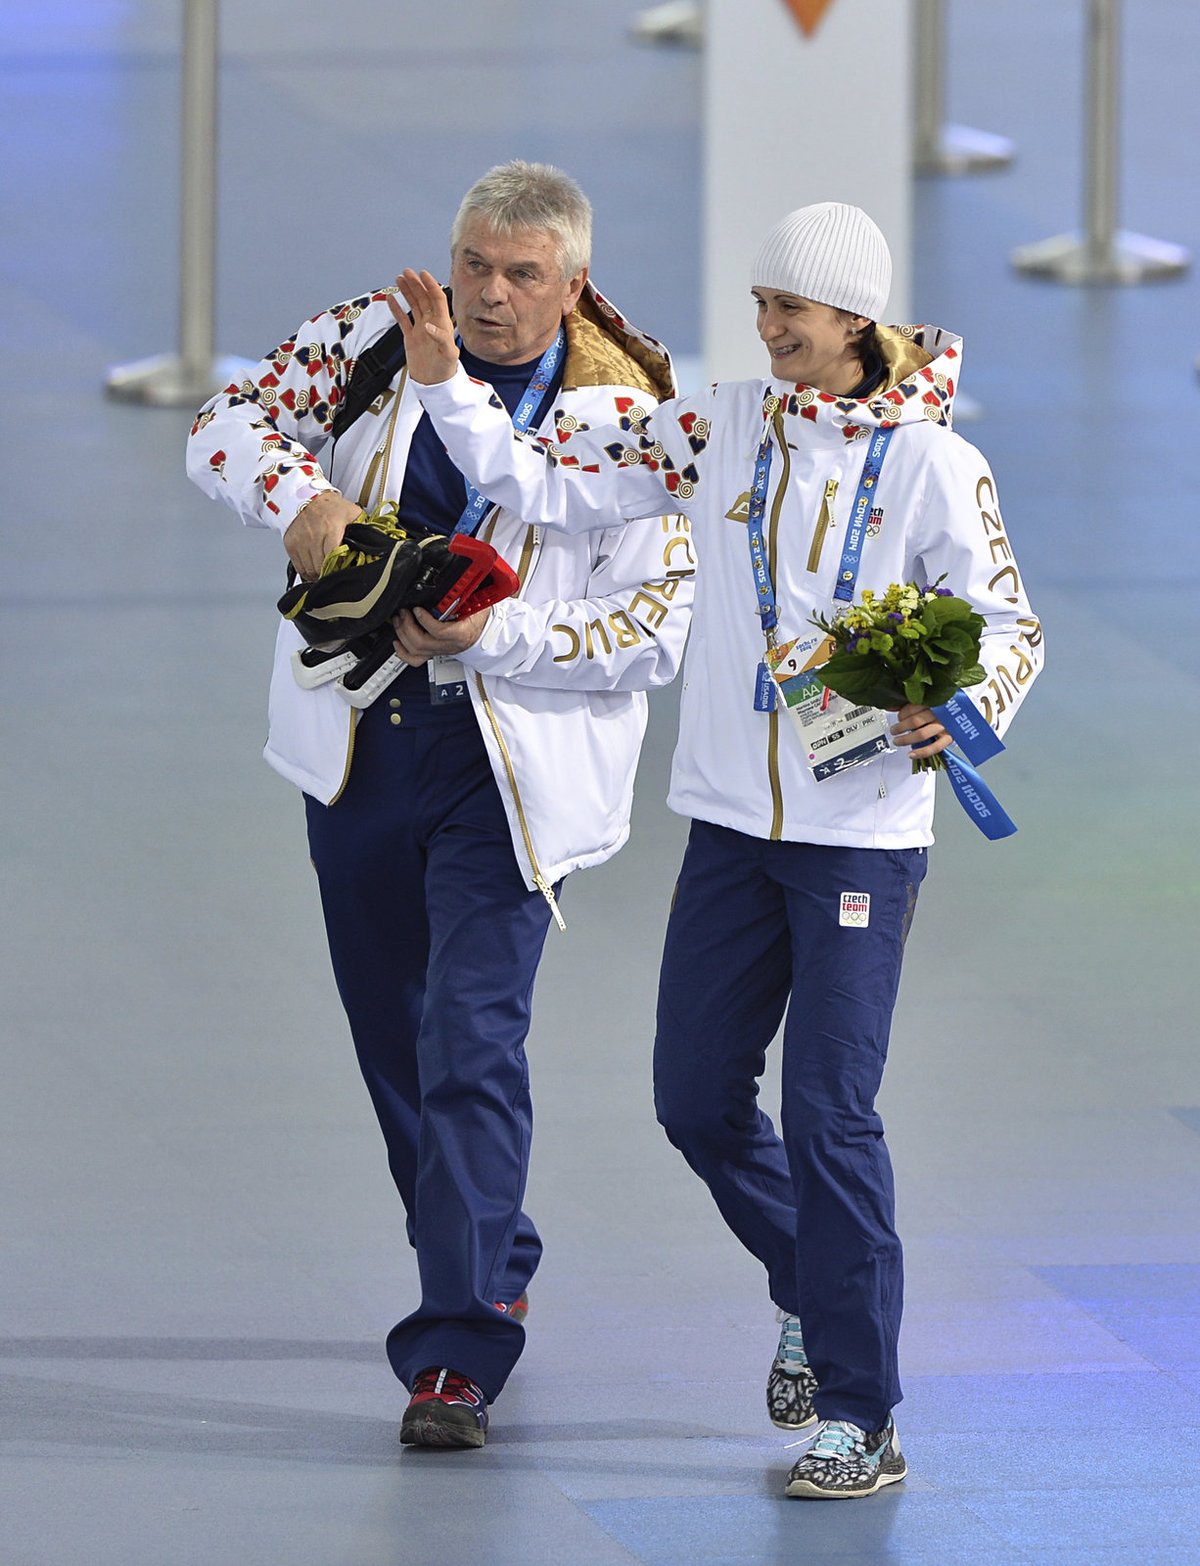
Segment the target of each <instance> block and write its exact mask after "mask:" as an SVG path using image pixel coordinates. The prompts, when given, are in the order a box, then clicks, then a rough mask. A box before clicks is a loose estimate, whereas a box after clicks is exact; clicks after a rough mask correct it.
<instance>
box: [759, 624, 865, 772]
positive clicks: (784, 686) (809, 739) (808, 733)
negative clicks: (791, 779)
mask: <svg viewBox="0 0 1200 1566" xmlns="http://www.w3.org/2000/svg"><path fill="white" fill-rule="evenodd" d="M824 640H825V639H824V638H819V637H818V638H808V639H804V640H801V641H796V642H788V643H786V644H785V645H784V646H782V647H772V648H769V649H768V651H767V664H768V667H769V669H770V671H771V678H772V680H773V681H774V682H775V688H776V692H777V694H778V700H779V704H780V705H781V706H782V707H783V708H784V709H785V710H786V711H787V713H788V714H789V715H790V717H791V719H792V721H793V723H795V725H796V730H797V733H798V734H799V735H800V741H801V743H802V744H803V746H804V754H805V757H806V758H807V761H808V766H809V770H810V771H811V772H812V775H813V777H814V778H815V779H816V780H817V782H818V783H824V782H825V781H826V779H828V778H832V777H836V776H837V775H838V773H839V772H845V771H847V770H848V769H849V768H850V767H861V766H862V765H863V764H864V763H866V762H868V761H874V760H875V757H876V756H882V755H885V754H886V753H887V752H888V751H890V750H891V749H892V745H891V742H890V740H889V739H888V717H887V714H886V713H883V712H880V711H879V709H878V708H877V707H856V706H854V704H853V703H852V702H848V701H847V700H846V699H845V697H843V696H838V695H837V694H836V693H835V692H833V691H831V690H828V689H826V687H825V686H824V685H823V684H822V683H821V672H820V668H819V667H817V668H812V667H810V665H812V664H813V663H817V664H818V665H819V664H820V663H823V662H824V661H825V658H826V656H827V652H826V648H825V646H824V645H823V643H824Z"/></svg>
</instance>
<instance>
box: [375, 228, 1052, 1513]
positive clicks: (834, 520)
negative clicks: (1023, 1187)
mask: <svg viewBox="0 0 1200 1566" xmlns="http://www.w3.org/2000/svg"><path fill="white" fill-rule="evenodd" d="M397 281H398V283H399V286H400V290H401V292H402V293H403V295H404V297H405V299H406V300H407V301H408V303H409V305H410V306H411V308H412V311H413V323H412V325H411V326H409V325H408V323H407V318H406V317H405V316H404V312H403V310H401V309H400V307H399V305H398V304H397V303H396V302H395V301H392V308H393V313H394V314H395V315H396V317H397V319H398V320H400V319H403V321H404V324H405V326H406V334H407V342H408V362H409V368H410V374H411V375H412V377H413V379H414V380H415V381H417V382H422V383H424V385H423V386H422V388H421V393H420V394H421V398H422V401H423V403H424V405H425V407H426V409H427V411H428V412H429V414H430V415H431V417H432V419H433V421H434V423H435V425H436V427H437V429H438V431H439V433H440V434H441V436H442V439H443V440H444V441H445V443H446V445H447V447H448V449H449V451H450V453H451V456H452V457H453V459H454V461H455V462H456V463H457V464H458V465H459V466H460V467H461V468H462V470H463V472H464V473H466V474H467V475H468V477H469V478H470V479H471V480H472V482H474V483H475V484H476V485H477V486H478V488H479V489H480V490H481V491H482V493H484V494H486V495H487V496H489V498H491V499H493V500H495V501H499V502H502V503H503V504H505V505H507V506H509V507H511V508H512V509H513V510H514V511H515V512H516V513H517V514H518V515H520V516H522V517H523V518H525V519H526V520H527V521H530V522H542V523H544V524H546V525H547V526H557V527H564V528H566V529H567V530H569V531H582V530H587V529H588V528H590V527H593V526H598V525H599V521H598V519H599V518H600V517H601V516H603V517H605V518H608V517H610V516H611V514H612V511H613V509H614V505H615V507H616V509H619V511H620V512H621V513H622V514H624V515H625V516H653V515H655V514H658V513H661V512H663V511H664V510H671V511H683V512H684V513H685V514H686V515H687V516H688V517H689V518H690V520H691V524H692V527H693V529H694V532H695V534H696V539H697V543H698V550H699V557H700V562H701V569H700V574H699V579H698V582H697V590H696V600H695V607H694V612H693V620H692V630H691V640H690V643H689V646H688V652H687V664H686V674H685V684H684V692H683V698H682V703H681V717H680V733H679V742H678V747H677V749H676V753H675V760H674V767H673V773H672V782H671V790H670V795H669V803H670V805H671V806H672V808H673V809H675V810H678V811H680V812H681V813H683V814H686V815H688V816H690V817H691V818H692V823H693V824H692V828H691V834H690V837H689V841H688V848H687V853H686V855H685V858H684V863H683V868H682V871H681V873H680V879H679V885H678V891H677V896H676V900H675V904H674V907H673V910H672V913H671V917H670V922H669V925H668V929H667V936H666V946H665V951H664V955H663V965H662V974H661V979H660V990H659V1003H658V1030H657V1036H656V1042H655V1056H654V1066H655V1098H656V1105H657V1109H658V1115H659V1119H660V1121H661V1122H662V1124H663V1126H664V1128H665V1129H666V1132H667V1135H668V1136H669V1137H670V1139H671V1141H672V1142H673V1143H674V1144H675V1145H676V1146H677V1147H678V1148H679V1149H680V1150H681V1151H682V1152H683V1154H684V1156H685V1157H686V1158H687V1160H688V1162H689V1163H690V1164H691V1166H692V1168H693V1169H695V1170H696V1172H697V1173H698V1174H699V1175H700V1176H701V1178H703V1179H704V1180H705V1181H706V1183H707V1184H708V1186H709V1189H710V1190H711V1191H712V1194H713V1196H714V1198H715V1200H716V1202H717V1205H718V1207H719V1208H720V1210H721V1213H722V1215H723V1216H724V1218H725V1220H726V1222H727V1223H728V1224H729V1227H730V1228H731V1229H732V1230H733V1232H734V1233H735V1234H736V1235H737V1237H738V1238H739V1239H740V1240H741V1241H742V1243H743V1244H744V1245H745V1246H747V1248H748V1249H749V1250H751V1251H752V1252H753V1253H754V1255H755V1256H757V1257H758V1258H759V1260H760V1261H761V1262H762V1263H763V1265H764V1267H765V1268H766V1271H767V1277H768V1282H769V1287H770V1292H771V1297H772V1299H773V1300H774V1302H775V1305H776V1307H777V1309H778V1312H779V1315H780V1318H781V1320H782V1330H781V1333H780V1341H779V1348H778V1351H777V1353H776V1356H775V1360H774V1363H773V1364H772V1366H771V1371H770V1375H769V1379H768V1389H767V1396H768V1409H769V1412H770V1415H771V1418H772V1420H773V1421H774V1422H775V1423H776V1424H777V1425H780V1426H782V1427H783V1428H786V1429H802V1428H805V1427H806V1426H808V1425H810V1424H812V1423H813V1422H814V1421H819V1422H820V1423H819V1425H818V1428H817V1431H816V1435H815V1439H814V1440H813V1442H812V1444H811V1445H810V1446H809V1448H808V1449H807V1450H806V1451H805V1452H804V1453H803V1454H802V1455H801V1456H800V1458H799V1460H798V1461H797V1462H796V1464H795V1466H794V1467H793V1469H792V1471H791V1473H790V1475H789V1478H788V1483H787V1494H789V1495H794V1496H808V1497H816V1498H827V1497H848V1496H863V1495H870V1494H873V1493H874V1492H875V1491H876V1490H878V1489H879V1488H880V1487H881V1486H882V1485H886V1484H892V1483H895V1482H896V1481H898V1480H900V1479H903V1478H904V1475H905V1472H906V1466H905V1462H904V1458H903V1456H902V1455H901V1451H900V1444H899V1441H898V1439H897V1436H896V1429H895V1423H894V1421H893V1418H892V1410H893V1408H894V1407H895V1405H896V1404H897V1403H898V1402H899V1401H900V1398H901V1390H900V1381H899V1375H898V1369H897V1357H896V1344H897V1338H898V1334H899V1329H900V1314H901V1303H902V1291H903V1282H902V1259H901V1248H900V1242H899V1239H898V1238H897V1235H896V1231H895V1222H894V1205H895V1204H894V1191H893V1183H892V1172H891V1164H890V1160H889V1158H888V1153H887V1149H886V1147H885V1145H884V1141H883V1127H882V1123H881V1121H880V1119H879V1116H878V1115H877V1114H876V1112H875V1107H874V1105H875V1096H876V1093H877V1091H878V1088H879V1084H880V1080H881V1078H882V1074H883V1067H884V1061H885V1058H886V1054H887V1046H888V1036H889V1029H890V1024H891V1016H892V1011H893V1007H894V1004H895V998H896V992H897V987H898V984H899V977H900V966H901V959H902V955H903V949H904V943H905V939H906V937H907V934H908V930H909V926H910V924H911V921H912V917H913V911H914V908H915V906H916V900H917V893H918V890H919V888H920V885H921V881H922V879H923V877H924V874H925V868H926V851H927V848H928V846H929V845H930V844H931V843H932V841H933V836H932V831H931V825H932V816H933V797H934V780H933V776H932V775H931V774H930V773H929V772H916V771H914V769H913V766H912V764H911V760H910V758H911V757H914V756H933V755H936V754H937V753H938V752H939V751H941V750H943V749H944V748H945V747H946V746H947V745H948V744H949V743H950V737H949V735H948V734H947V733H946V730H945V728H944V727H943V725H942V723H941V722H940V721H939V719H938V717H937V716H936V714H934V713H933V712H932V711H930V710H929V709H928V708H926V707H920V706H914V705H908V706H904V707H901V708H900V709H899V711H898V712H897V713H896V714H895V720H894V721H893V722H892V723H891V724H890V727H886V724H885V720H880V719H877V718H872V719H868V720H859V721H862V722H864V723H865V728H863V729H862V730H861V731H860V732H859V733H858V734H857V735H854V736H852V737H850V736H848V734H847V732H846V730H847V724H846V721H845V719H846V717H847V716H849V717H850V720H851V723H853V722H855V721H856V720H855V719H854V717H853V714H849V715H848V714H847V713H846V711H845V708H844V707H839V706H838V704H836V703H834V704H833V705H832V706H831V707H828V708H827V710H826V711H824V712H823V713H818V714H817V715H816V717H815V719H814V721H813V722H811V723H810V724H809V726H808V727H806V728H801V727H800V726H799V725H798V724H796V723H794V722H793V721H792V715H791V714H790V713H789V712H788V711H787V710H785V709H784V708H782V706H781V705H780V704H779V703H778V702H777V701H776V686H775V683H774V680H773V677H772V667H773V665H774V664H775V663H777V662H778V660H779V658H780V655H781V654H782V653H786V654H788V655H789V657H790V667H791V668H792V669H797V668H799V669H802V670H804V669H810V668H818V667H819V666H820V664H821V663H822V662H823V661H824V659H825V658H826V657H827V656H828V651H829V646H828V643H827V641H826V638H825V636H824V633H822V632H821V631H820V630H818V629H817V628H816V627H814V625H813V623H812V622H813V619H814V617H815V616H817V615H824V616H826V617H828V616H830V615H831V614H834V613H836V612H837V611H838V609H839V608H841V607H844V606H847V605H848V604H849V603H850V602H852V601H853V600H854V599H855V598H856V597H857V596H860V595H861V593H862V591H863V589H865V588H870V589H872V590H874V591H875V592H877V593H882V592H883V590H884V589H885V588H886V587H887V586H888V584H889V583H890V582H909V581H916V582H918V583H920V584H922V585H924V584H926V583H931V582H935V581H938V580H939V579H943V578H944V580H945V582H946V584H947V586H948V587H949V588H950V589H952V590H953V591H954V592H955V593H957V594H959V595H960V596H962V597H964V598H966V599H968V600H969V601H970V602H971V603H972V604H973V606H974V607H975V608H976V609H977V610H978V611H979V612H980V613H981V614H982V615H983V616H984V617H985V621H986V629H985V632H984V635H983V645H982V655H981V662H982V663H983V665H984V667H985V670H986V672H987V678H986V681H985V683H984V684H983V685H981V686H979V687H977V692H979V693H982V694H977V696H976V700H977V703H978V707H979V711H980V714H981V716H982V718H983V719H984V720H985V721H986V723H987V724H989V725H990V726H991V728H992V729H993V730H994V731H995V733H996V734H997V735H999V734H1002V733H1003V732H1004V731H1005V730H1006V729H1007V727H1008V724H1009V722H1010V720H1011V718H1012V715H1013V713H1014V711H1015V710H1016V708H1017V706H1018V705H1019V704H1020V702H1021V700H1022V699H1023V697H1024V694H1025V692H1026V690H1027V689H1028V687H1029V684H1030V683H1031V682H1032V680H1033V678H1034V676H1035V675H1036V673H1037V670H1038V668H1039V667H1040V663H1041V640H1042V638H1041V632H1040V628H1039V627H1038V624H1037V621H1036V620H1035V619H1034V618H1033V617H1032V614H1031V611H1030V609H1029V605H1028V602H1027V599H1026V597H1025V593H1024V589H1023V587H1022V585H1021V580H1020V577H1019V574H1018V572H1017V567H1016V564H1015V562H1014V560H1013V556H1012V550H1011V548H1010V546H1009V543H1008V539H1007V536H1006V534H1005V532H1004V527H1003V523H1002V522H1001V520H1000V513H999V508H998V505H997V501H996V491H995V484H994V481H993V479H992V476H991V473H990V471H989V470H988V467H987V464H986V463H985V462H984V460H983V458H982V457H981V456H980V454H979V453H978V452H977V451H975V450H974V448H973V447H971V446H969V445H968V444H967V443H966V442H965V441H964V440H962V439H961V438H960V437H959V436H957V435H955V434H953V433H952V431H951V428H950V421H951V409H952V405H953V398H954V391H955V385H956V382H957V379H958V370H959V363H960V354H961V341H960V339H959V338H957V337H955V336H953V335H951V334H949V333H946V332H943V331H940V330H938V329H936V328H930V327H921V328H917V327H903V328H891V327H884V326H879V325H877V323H878V321H879V319H880V317H881V315H882V313H883V309H884V305H885V303H886V299H887V293H888V289H889V286H890V282H891V258H890V256H889V254H888V249H887V245H886V243H885V241H884V238H883V236H882V234H881V233H880V231H879V229H878V228H877V227H876V226H875V224H874V223H873V222H872V221H871V219H870V218H869V217H868V216H867V215H866V213H864V212H862V211H860V210H859V209H858V208H856V207H851V206H846V205H844V204H841V203H837V202H823V203H820V204H818V205H815V206H809V207H803V208H801V209H800V210H798V211H796V212H792V213H789V214H788V216H787V217H785V218H784V219H783V220H782V221H781V222H780V223H779V224H778V225H777V226H776V227H775V228H774V229H773V230H772V231H771V233H770V234H768V236H767V238H766V239H765V240H764V242H763V244H762V246H761V247H760V249H759V252H758V255H757V257H756V259H755V263H754V268H753V274H752V282H753V288H752V295H753V298H754V301H755V310H756V314H757V322H758V331H759V336H760V337H761V338H762V340H763V342H764V344H765V345H766V347H767V350H768V353H769V354H770V361H771V363H770V378H769V379H768V380H766V381H743V382H731V383H718V384H717V385H715V386H713V387H710V388H709V389H708V390H707V391H705V392H703V393H700V394H698V395H696V396H690V397H685V398H680V399H676V400H674V401H668V402H664V403H660V404H659V405H658V406H657V407H656V408H654V409H644V408H641V407H639V406H636V405H634V404H631V403H630V401H629V399H622V400H620V401H618V402H617V403H616V405H615V406H614V421H613V424H612V426H611V427H609V428H595V427H593V428H590V429H589V428H587V427H585V426H582V425H578V424H574V423H573V422H572V421H571V420H569V419H564V420H562V421H560V423H559V428H558V435H559V444H557V445H549V444H545V443H543V444H538V443H536V442H531V441H529V440H527V439H525V438H523V437H520V436H514V434H513V430H512V426H511V424H510V423H509V422H508V420H507V417H506V415H505V414H504V411H503V409H502V408H500V407H499V404H498V403H497V402H496V400H495V399H494V398H491V397H490V396H489V391H488V388H487V387H485V386H481V385H480V384H479V383H477V382H472V381H470V380H469V379H468V378H467V377H466V376H465V374H463V373H462V372H461V370H459V371H457V373H456V359H457V351H456V349H455V347H454V340H453V333H452V330H451V328H450V324H449V318H448V316H447V314H446V310H445V303H444V299H443V296H442V294H441V292H440V289H439V288H438V285H437V283H436V281H435V280H434V279H433V278H432V277H431V276H430V275H429V274H428V273H422V274H420V275H418V274H416V273H414V272H411V271H410V272H405V273H404V275H403V276H402V277H401V278H399V279H398V280H397ZM648 612H649V611H648ZM768 654H769V655H770V656H768ZM872 724H874V728H872ZM885 727H886V736H887V737H886V738H883V737H882V736H883V734H884V731H885ZM888 740H890V744H889V743H888ZM785 1012H786V1021H785V1022H784V1029H783V1062H782V1083H783V1097H782V1121H781V1133H782V1135H781V1136H780V1135H777V1134H776V1131H775V1128H774V1126H773V1125H772V1123H771V1121H770V1120H769V1119H768V1117H767V1116H766V1115H764V1114H763V1113H762V1112H761V1110H760V1109H759V1108H758V1106H757V1088H758V1079H759V1077H760V1076H761V1074H762V1071H763V1069H764V1064H765V1055H766V1049H767V1046H768V1044H769V1043H770V1041H771V1040H772V1038H773V1037H774V1036H775V1034H776V1032H777V1030H778V1028H779V1025H780V1023H781V1022H783V1021H784V1016H785Z"/></svg>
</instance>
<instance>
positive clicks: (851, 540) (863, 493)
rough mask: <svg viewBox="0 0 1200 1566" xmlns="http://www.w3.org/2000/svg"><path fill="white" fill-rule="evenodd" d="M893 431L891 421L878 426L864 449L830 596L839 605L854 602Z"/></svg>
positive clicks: (893, 426) (894, 428) (894, 430)
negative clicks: (835, 579) (839, 562)
mask: <svg viewBox="0 0 1200 1566" xmlns="http://www.w3.org/2000/svg"><path fill="white" fill-rule="evenodd" d="M895 433H896V426H895V425H894V424H889V425H888V426H887V428H886V429H877V430H876V431H875V433H874V435H872V436H871V444H870V445H869V446H868V448H867V460H866V461H865V462H864V463H863V470H862V477H861V478H860V479H859V481H858V492H857V494H856V495H855V497H854V505H853V506H852V507H851V508H850V526H849V527H848V528H847V529H846V542H845V544H844V546H843V548H842V562H841V564H840V565H839V566H838V579H837V586H836V587H835V588H834V590H833V596H834V597H835V598H836V599H837V601H838V602H839V603H842V604H849V603H853V602H854V588H855V585H856V584H857V582H858V567H859V563H860V560H861V558H862V546H863V539H864V538H865V537H866V533H867V520H868V518H869V516H870V509H871V501H872V499H873V498H874V489H875V486H876V484H878V483H879V475H880V474H881V473H882V472H883V459H884V458H885V457H886V456H887V449H888V446H889V444H890V443H891V439H892V436H893V435H894V434H895Z"/></svg>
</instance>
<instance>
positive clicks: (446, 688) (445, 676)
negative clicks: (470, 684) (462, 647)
mask: <svg viewBox="0 0 1200 1566" xmlns="http://www.w3.org/2000/svg"><path fill="white" fill-rule="evenodd" d="M429 699H430V701H431V702H434V703H436V704H437V705H438V706H442V705H444V704H445V703H446V702H450V701H466V700H467V671H466V669H465V668H464V667H463V665H462V664H461V663H459V661H458V659H457V658H444V657H436V656H435V657H433V658H431V659H430V660H429Z"/></svg>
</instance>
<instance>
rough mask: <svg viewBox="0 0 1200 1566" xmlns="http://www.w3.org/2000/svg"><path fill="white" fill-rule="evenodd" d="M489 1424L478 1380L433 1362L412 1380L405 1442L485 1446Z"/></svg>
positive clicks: (402, 1436) (402, 1435)
mask: <svg viewBox="0 0 1200 1566" xmlns="http://www.w3.org/2000/svg"><path fill="white" fill-rule="evenodd" d="M487 1427H488V1413H487V1399H486V1398H485V1397H484V1395H483V1393H482V1392H481V1391H480V1390H479V1388H478V1387H477V1386H476V1385H475V1383H474V1382H473V1381H468V1380H467V1378H466V1376H460V1375H459V1373H458V1371H457V1370H447V1369H445V1368H444V1367H443V1368H441V1369H438V1368H437V1367H436V1366H434V1367H432V1368H431V1369H429V1370H422V1371H421V1372H420V1374H419V1375H418V1376H417V1379H416V1380H415V1381H414V1382H413V1389H412V1398H411V1399H410V1400H409V1405H408V1407H407V1408H406V1409H405V1410H404V1419H403V1422H402V1423H401V1425H400V1440H401V1443H402V1444H403V1445H404V1446H482V1445H483V1443H484V1441H485V1440H486V1439H487Z"/></svg>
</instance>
